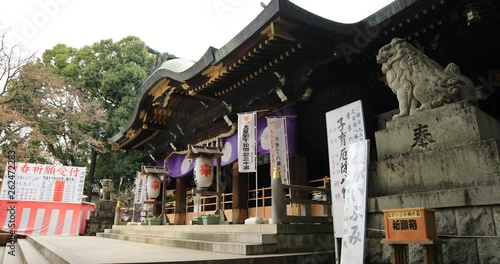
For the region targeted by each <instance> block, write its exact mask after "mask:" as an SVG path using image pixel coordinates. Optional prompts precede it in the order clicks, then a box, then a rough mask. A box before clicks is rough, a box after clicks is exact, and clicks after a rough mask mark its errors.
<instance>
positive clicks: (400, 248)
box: [391, 244, 408, 264]
mask: <svg viewBox="0 0 500 264" xmlns="http://www.w3.org/2000/svg"><path fill="white" fill-rule="evenodd" d="M391 247H392V258H391V260H392V264H407V263H408V245H407V244H392V245H391Z"/></svg>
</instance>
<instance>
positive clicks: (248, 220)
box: [245, 217, 269, 225]
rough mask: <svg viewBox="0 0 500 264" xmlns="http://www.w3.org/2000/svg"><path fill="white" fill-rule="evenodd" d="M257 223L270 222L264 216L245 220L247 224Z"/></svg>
mask: <svg viewBox="0 0 500 264" xmlns="http://www.w3.org/2000/svg"><path fill="white" fill-rule="evenodd" d="M255 224H257V225H258V224H269V221H268V220H267V219H266V218H262V217H250V218H248V219H246V220H245V225H255Z"/></svg>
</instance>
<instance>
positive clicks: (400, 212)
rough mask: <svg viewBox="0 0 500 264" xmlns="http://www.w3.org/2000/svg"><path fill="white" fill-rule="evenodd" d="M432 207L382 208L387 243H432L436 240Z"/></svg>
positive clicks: (383, 241)
mask: <svg viewBox="0 0 500 264" xmlns="http://www.w3.org/2000/svg"><path fill="white" fill-rule="evenodd" d="M435 211H436V210H434V209H428V208H404V209H391V210H383V212H384V223H385V239H383V240H382V243H387V244H432V241H434V240H437V231H436V217H435Z"/></svg>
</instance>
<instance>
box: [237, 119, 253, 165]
mask: <svg viewBox="0 0 500 264" xmlns="http://www.w3.org/2000/svg"><path fill="white" fill-rule="evenodd" d="M256 121H257V115H256V112H251V113H242V114H238V171H239V172H257V144H256V136H257V129H256V128H257V127H256Z"/></svg>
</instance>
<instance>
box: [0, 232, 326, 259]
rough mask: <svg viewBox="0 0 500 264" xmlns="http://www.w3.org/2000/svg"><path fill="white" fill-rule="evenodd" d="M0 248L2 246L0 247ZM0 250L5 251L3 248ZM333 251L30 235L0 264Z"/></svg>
mask: <svg viewBox="0 0 500 264" xmlns="http://www.w3.org/2000/svg"><path fill="white" fill-rule="evenodd" d="M0 249H2V248H0ZM2 250H5V251H7V248H3V249H2ZM333 255H334V253H333V252H327V251H323V250H321V251H318V252H314V253H284V254H267V255H254V256H243V255H234V254H227V253H218V252H209V251H203V250H193V249H185V248H176V247H168V246H160V245H151V244H144V243H136V242H130V241H122V240H115V239H106V238H100V237H93V236H81V237H76V236H66V237H60V236H59V237H56V236H32V237H28V238H27V239H23V240H19V241H18V243H16V256H15V257H12V256H10V255H7V253H4V256H3V259H0V263H3V264H17V263H19V264H21V263H25V264H26V263H28V264H44V263H55V264H63V263H64V264H65V263H72V264H92V263H169V264H174V263H176V264H177V263H178V264H181V263H192V264H234V263H235V264H269V263H276V264H301V263H333V262H334V260H333Z"/></svg>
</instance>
